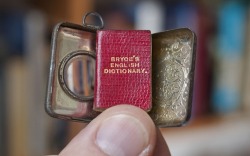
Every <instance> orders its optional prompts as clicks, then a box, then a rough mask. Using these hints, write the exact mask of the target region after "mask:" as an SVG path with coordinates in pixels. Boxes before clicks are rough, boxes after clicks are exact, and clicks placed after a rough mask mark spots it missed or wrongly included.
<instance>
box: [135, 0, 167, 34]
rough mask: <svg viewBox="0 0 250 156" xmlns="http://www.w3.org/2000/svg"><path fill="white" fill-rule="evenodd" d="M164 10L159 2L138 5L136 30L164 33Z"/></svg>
mask: <svg viewBox="0 0 250 156" xmlns="http://www.w3.org/2000/svg"><path fill="white" fill-rule="evenodd" d="M164 9H165V8H164V7H163V6H162V4H161V3H160V2H159V1H141V2H140V3H138V4H137V7H136V9H135V29H140V30H150V31H151V33H156V32H160V31H163V27H164V20H165V16H164V12H165V11H164ZM149 10H150V11H149Z"/></svg>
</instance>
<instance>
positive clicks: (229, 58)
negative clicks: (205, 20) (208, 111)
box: [212, 1, 246, 114]
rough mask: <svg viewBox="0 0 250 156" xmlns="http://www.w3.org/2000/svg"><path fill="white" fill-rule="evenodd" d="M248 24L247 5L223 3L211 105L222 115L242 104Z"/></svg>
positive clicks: (220, 14) (219, 15)
mask: <svg viewBox="0 0 250 156" xmlns="http://www.w3.org/2000/svg"><path fill="white" fill-rule="evenodd" d="M245 26H246V9H245V7H244V5H243V4H241V2H239V1H229V2H225V3H223V5H222V6H221V8H220V10H219V14H218V52H217V54H216V60H217V63H216V64H217V66H216V69H215V75H216V77H215V81H214V87H213V93H212V108H213V110H214V111H215V112H216V113H219V114H223V113H229V112H233V111H236V110H238V108H239V107H240V103H241V93H240V92H241V80H242V68H243V66H242V62H243V52H244V43H245V42H244V40H245V30H246V29H245Z"/></svg>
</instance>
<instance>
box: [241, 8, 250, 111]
mask: <svg viewBox="0 0 250 156" xmlns="http://www.w3.org/2000/svg"><path fill="white" fill-rule="evenodd" d="M246 26H247V28H246V42H245V44H246V46H245V48H246V49H245V54H244V63H243V71H244V73H243V84H242V87H243V89H242V93H243V94H242V96H243V97H242V104H243V109H244V111H247V112H249V111H250V95H249V93H250V44H248V43H249V42H250V8H248V9H247V24H246Z"/></svg>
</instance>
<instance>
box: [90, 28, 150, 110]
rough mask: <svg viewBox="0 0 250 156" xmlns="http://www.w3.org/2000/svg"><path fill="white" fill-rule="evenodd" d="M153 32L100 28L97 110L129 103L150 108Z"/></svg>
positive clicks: (97, 61) (97, 52)
mask: <svg viewBox="0 0 250 156" xmlns="http://www.w3.org/2000/svg"><path fill="white" fill-rule="evenodd" d="M151 96H152V95H151V32H150V31H148V30H99V31H98V32H97V46H96V80H95V95H94V110H97V111H102V110H104V109H106V108H109V107H111V106H115V105H119V104H129V105H134V106H137V107H140V108H141V109H143V110H145V111H149V110H150V109H151V105H152V104H151Z"/></svg>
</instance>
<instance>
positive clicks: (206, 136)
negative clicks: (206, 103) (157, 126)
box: [161, 112, 250, 156]
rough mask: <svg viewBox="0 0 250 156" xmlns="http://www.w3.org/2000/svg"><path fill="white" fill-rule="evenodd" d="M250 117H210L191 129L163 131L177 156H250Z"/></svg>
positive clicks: (198, 121) (243, 115)
mask: <svg viewBox="0 0 250 156" xmlns="http://www.w3.org/2000/svg"><path fill="white" fill-rule="evenodd" d="M249 120H250V114H249V113H242V112H238V113H234V114H230V115H226V116H207V117H202V118H199V119H195V120H192V121H191V122H190V123H189V124H188V125H187V126H184V127H179V128H165V129H161V132H162V133H163V136H164V138H165V140H166V141H167V143H168V145H169V148H170V151H171V153H172V154H173V155H175V156H178V155H180V156H182V155H185V156H189V155H190V156H196V155H197V156H200V155H209V156H213V155H215V156H216V155H229V156H230V155H249V154H250V149H249V145H250V122H249Z"/></svg>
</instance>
